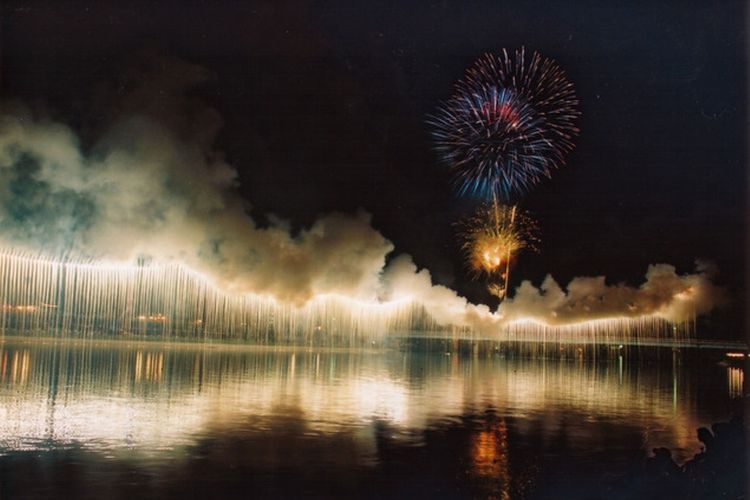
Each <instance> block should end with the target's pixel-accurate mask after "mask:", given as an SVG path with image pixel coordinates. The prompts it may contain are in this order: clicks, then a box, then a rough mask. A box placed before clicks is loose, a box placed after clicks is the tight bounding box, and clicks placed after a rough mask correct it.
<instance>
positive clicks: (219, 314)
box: [0, 250, 694, 348]
mask: <svg viewBox="0 0 750 500" xmlns="http://www.w3.org/2000/svg"><path fill="white" fill-rule="evenodd" d="M440 305H441V304H435V303H429V302H427V303H423V302H422V301H421V300H420V297H419V296H418V295H415V296H413V297H412V298H409V299H405V300H398V301H388V302H378V301H363V300H356V299H352V298H349V297H345V296H342V295H335V294H325V295H319V296H317V297H315V298H313V299H312V300H310V301H308V302H307V303H305V304H304V305H301V306H298V305H294V304H291V303H283V302H280V301H277V300H275V299H274V298H271V297H267V296H261V295H253V294H244V295H235V294H230V293H228V292H225V291H222V290H221V289H219V288H218V287H217V286H215V285H214V284H213V283H212V282H211V281H210V280H209V279H208V278H207V277H206V276H204V275H202V274H200V273H198V272H196V271H194V270H191V269H190V268H188V267H186V266H184V265H181V264H174V263H170V264H150V263H149V264H127V263H107V262H84V261H76V260H70V259H63V260H56V259H50V258H44V257H39V256H35V255H31V254H25V253H19V252H13V251H3V250H0V333H2V332H18V333H25V334H39V335H54V336H73V337H85V336H89V337H91V336H94V335H104V336H107V335H109V336H112V335H138V336H152V337H158V338H161V339H164V340H168V339H180V338H184V339H211V340H214V339H215V340H229V341H239V342H250V343H260V344H298V345H299V344H308V343H309V344H314V345H331V346H362V345H368V344H370V342H371V341H374V340H382V339H384V337H385V336H386V334H391V335H392V336H393V337H394V338H404V337H409V338H410V337H415V338H424V339H434V340H438V341H445V340H447V339H452V340H459V339H464V340H490V341H501V342H503V341H510V342H515V343H521V344H528V345H529V346H532V348H533V346H535V345H543V344H559V345H563V344H571V343H574V344H586V345H595V344H620V343H622V344H628V345H634V344H637V345H640V344H642V345H648V344H650V343H652V342H659V341H662V342H663V341H667V342H672V343H674V342H680V341H682V340H688V339H689V338H690V337H691V336H692V334H693V333H694V321H693V322H690V321H688V322H684V323H679V324H675V323H672V322H669V321H667V320H666V319H664V318H662V317H660V316H658V315H657V314H653V315H648V316H638V317H615V318H595V319H586V320H581V321H578V322H575V323H546V322H544V321H543V320H541V319H539V318H535V317H526V318H518V319H513V320H509V319H508V320H503V318H502V315H501V314H498V313H494V314H492V313H489V312H487V317H484V318H483V319H482V321H481V322H478V323H474V324H473V326H467V324H466V323H465V318H464V317H463V316H462V314H465V312H464V313H461V311H458V310H457V311H455V312H456V317H455V320H456V324H450V322H445V323H439V322H438V321H436V320H435V319H434V318H433V317H432V316H431V314H430V309H431V307H439V306H440ZM463 307H464V308H466V307H467V306H466V305H465V304H464V306H463ZM462 321H463V322H462Z"/></svg>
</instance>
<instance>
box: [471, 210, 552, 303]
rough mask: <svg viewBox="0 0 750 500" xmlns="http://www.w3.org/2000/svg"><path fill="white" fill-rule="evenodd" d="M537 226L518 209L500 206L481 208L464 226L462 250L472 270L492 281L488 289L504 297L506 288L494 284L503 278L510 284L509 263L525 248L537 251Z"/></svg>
mask: <svg viewBox="0 0 750 500" xmlns="http://www.w3.org/2000/svg"><path fill="white" fill-rule="evenodd" d="M536 233H537V226H536V222H535V221H534V220H533V219H532V218H531V217H529V216H528V215H527V214H526V213H524V212H523V211H521V210H519V209H518V208H517V207H507V206H502V205H498V204H492V205H482V206H480V207H479V209H478V210H477V212H476V213H475V214H474V215H473V216H472V217H470V218H469V219H467V220H465V221H464V222H463V223H462V224H461V236H462V238H463V245H462V249H463V250H464V252H465V254H466V260H467V264H468V266H469V268H470V269H471V270H472V271H473V272H474V273H475V274H476V275H477V276H481V275H485V276H487V277H488V278H489V279H490V285H489V289H490V292H492V293H493V294H495V295H498V296H503V295H504V288H505V287H504V286H500V285H498V284H496V283H493V282H492V279H493V278H498V277H499V278H503V280H504V281H506V284H507V273H508V266H509V264H510V262H509V261H510V259H512V258H513V256H514V255H515V254H516V253H518V251H519V250H521V249H523V248H532V249H533V248H534V244H535V243H536V241H537V240H538V238H537V235H536Z"/></svg>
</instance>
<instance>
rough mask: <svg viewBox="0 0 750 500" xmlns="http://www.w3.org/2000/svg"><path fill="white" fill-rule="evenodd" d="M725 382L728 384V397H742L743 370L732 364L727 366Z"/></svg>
mask: <svg viewBox="0 0 750 500" xmlns="http://www.w3.org/2000/svg"><path fill="white" fill-rule="evenodd" d="M727 382H728V384H729V397H730V398H740V397H742V388H743V384H744V382H745V372H744V370H743V369H742V368H737V367H734V366H729V367H727Z"/></svg>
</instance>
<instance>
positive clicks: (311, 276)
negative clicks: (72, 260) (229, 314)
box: [0, 60, 720, 329]
mask: <svg viewBox="0 0 750 500" xmlns="http://www.w3.org/2000/svg"><path fill="white" fill-rule="evenodd" d="M157 66H158V67H159V68H161V70H160V71H157V72H156V73H155V74H152V73H149V74H148V75H147V76H148V77H147V78H146V77H143V75H136V76H137V77H136V78H134V80H135V81H144V82H146V83H144V84H140V85H138V86H136V88H135V90H133V91H132V92H131V93H129V94H128V95H126V96H125V98H123V99H120V100H119V101H117V102H116V104H115V105H114V106H112V107H111V109H114V110H115V111H114V112H112V111H111V110H110V115H111V116H110V117H109V120H108V125H107V126H106V127H105V128H104V130H103V131H102V133H101V134H100V136H99V138H98V139H97V140H96V141H95V142H94V144H93V146H92V147H90V148H89V149H88V150H87V151H86V152H84V151H83V148H82V146H81V144H80V141H79V139H78V137H77V135H76V134H75V133H74V132H73V131H72V130H71V129H70V128H69V127H67V126H66V125H64V124H61V123H58V122H55V121H51V120H48V119H45V118H43V117H41V118H40V117H37V116H34V114H33V113H32V112H31V111H30V110H29V109H27V108H25V107H23V106H21V105H8V104H6V105H3V106H2V108H0V242H2V243H3V244H5V245H9V246H13V247H16V248H23V249H27V250H31V251H37V252H42V253H46V254H53V255H60V254H66V255H77V256H85V257H88V258H92V259H103V260H118V261H133V260H134V259H143V258H147V259H154V260H158V261H179V262H183V263H185V264H186V265H188V266H190V267H192V268H194V269H196V270H198V271H201V272H203V273H205V274H207V275H208V276H210V277H211V278H212V279H213V280H214V281H215V282H216V283H217V284H218V285H219V286H221V287H223V288H224V289H226V290H228V291H231V292H236V293H254V294H260V295H267V296H271V297H274V298H276V299H277V300H280V301H286V302H293V303H295V304H303V303H305V302H306V301H308V300H310V299H311V298H313V297H315V296H316V295H320V294H332V293H333V294H341V295H345V296H348V297H354V298H358V299H361V300H371V301H376V300H381V301H382V300H397V299H410V300H414V301H416V302H419V303H421V304H423V305H424V306H425V308H426V310H427V311H428V312H429V313H430V314H431V315H432V316H433V317H434V318H435V320H436V321H438V322H439V323H441V324H454V325H457V326H469V327H472V328H477V329H484V328H491V327H493V326H495V325H497V324H499V323H502V322H505V321H508V320H512V319H517V318H521V317H528V316H532V317H536V318H540V319H543V320H544V321H547V322H550V323H566V322H572V321H576V320H580V319H582V318H592V317H605V316H639V315H652V314H655V315H659V316H661V317H663V318H665V319H668V320H670V321H682V320H684V319H686V318H687V317H688V316H689V315H692V314H695V313H697V314H700V313H703V312H707V311H709V310H710V309H711V308H712V307H713V306H714V305H715V304H716V303H717V301H718V300H719V297H720V294H719V293H718V290H717V288H716V287H714V286H713V285H712V284H711V282H710V280H709V276H708V275H707V274H706V273H705V272H702V271H699V272H698V273H697V274H692V275H686V276H679V275H677V274H676V272H675V269H674V268H673V267H671V266H667V265H656V266H651V267H650V268H649V271H648V273H647V275H646V283H645V284H644V285H642V286H641V287H640V288H629V287H626V286H623V285H617V286H607V285H605V280H604V278H602V277H600V278H576V279H574V280H573V281H572V282H571V283H570V284H569V285H568V287H567V291H563V290H562V289H561V288H560V286H559V285H558V284H557V283H556V282H555V281H554V280H553V279H552V278H551V277H548V278H547V279H546V280H545V281H544V283H542V285H541V287H540V288H539V289H536V288H534V287H533V286H532V285H531V284H530V283H528V282H524V283H523V284H522V285H521V286H520V287H519V289H518V290H517V292H516V294H515V296H514V297H512V298H511V299H508V300H506V301H505V303H503V305H502V307H501V308H500V310H499V311H498V313H496V314H493V313H492V312H491V311H490V309H489V308H488V307H487V306H484V305H474V304H470V303H469V302H468V301H467V300H466V299H464V298H463V297H460V296H458V295H457V294H456V292H454V291H452V290H450V289H448V288H446V287H443V286H435V285H433V283H432V278H431V276H430V274H429V272H428V271H427V270H421V271H419V270H418V269H417V266H416V265H415V264H414V263H413V262H412V260H411V258H410V257H408V256H405V255H402V256H400V257H397V258H395V259H393V260H392V262H391V263H390V265H388V266H387V267H386V257H387V256H388V254H389V253H390V252H392V251H393V249H394V247H393V244H392V243H391V242H390V241H388V240H387V239H386V238H385V237H384V236H383V235H382V234H380V233H379V232H378V231H376V230H375V229H374V228H373V227H372V226H371V224H370V216H369V215H368V214H366V213H364V212H360V213H357V214H355V215H348V214H340V213H333V214H329V215H326V216H323V217H321V218H319V219H318V220H317V221H316V222H315V223H314V224H313V225H312V226H311V227H309V228H306V229H304V230H302V231H300V232H299V233H298V234H292V233H291V232H290V231H289V229H288V227H287V226H286V224H284V223H283V222H280V221H278V220H277V219H276V218H274V217H270V220H271V221H272V225H271V226H270V227H267V228H261V227H259V226H258V225H257V224H256V223H255V222H254V221H253V220H252V219H251V218H250V216H249V215H248V209H249V207H248V205H247V202H246V201H245V200H244V199H242V198H241V197H240V196H239V195H238V194H237V191H236V186H237V172H236V170H235V169H234V168H233V167H232V166H230V165H229V164H227V163H226V162H225V161H224V160H223V157H222V155H221V154H219V153H218V152H217V151H215V150H214V149H213V144H214V139H215V137H216V134H217V133H218V131H219V129H220V125H221V120H220V117H219V116H218V113H217V112H216V111H215V110H213V109H212V108H210V107H207V106H205V105H203V104H202V103H200V102H198V101H196V100H194V99H190V98H189V97H188V90H189V89H190V88H191V87H193V86H194V85H196V84H199V83H201V82H202V81H203V80H204V79H205V78H206V77H207V73H206V72H205V71H203V70H202V69H201V68H199V67H196V66H192V65H186V64H185V63H182V62H179V61H173V60H166V61H163V60H162V61H160V64H159V65H157ZM175 75H177V76H175ZM154 95H156V96H158V99H154V97H153V96H154Z"/></svg>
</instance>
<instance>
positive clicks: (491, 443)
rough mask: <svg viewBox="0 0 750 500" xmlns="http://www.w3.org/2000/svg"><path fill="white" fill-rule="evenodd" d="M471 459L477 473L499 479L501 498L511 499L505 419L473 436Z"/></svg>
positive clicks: (473, 469)
mask: <svg viewBox="0 0 750 500" xmlns="http://www.w3.org/2000/svg"><path fill="white" fill-rule="evenodd" d="M471 459H472V462H473V465H474V467H473V468H472V471H473V472H475V473H476V474H478V475H480V476H483V477H486V478H490V479H499V480H500V484H499V485H497V486H499V488H498V489H499V491H496V492H495V493H499V498H502V499H504V500H505V499H509V498H510V493H509V491H508V489H509V486H510V470H509V461H508V429H507V427H506V426H505V422H504V421H502V420H501V421H500V422H499V423H497V424H493V425H492V426H491V428H490V429H485V430H482V431H480V432H478V433H477V434H475V435H474V436H473V439H472V454H471Z"/></svg>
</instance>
